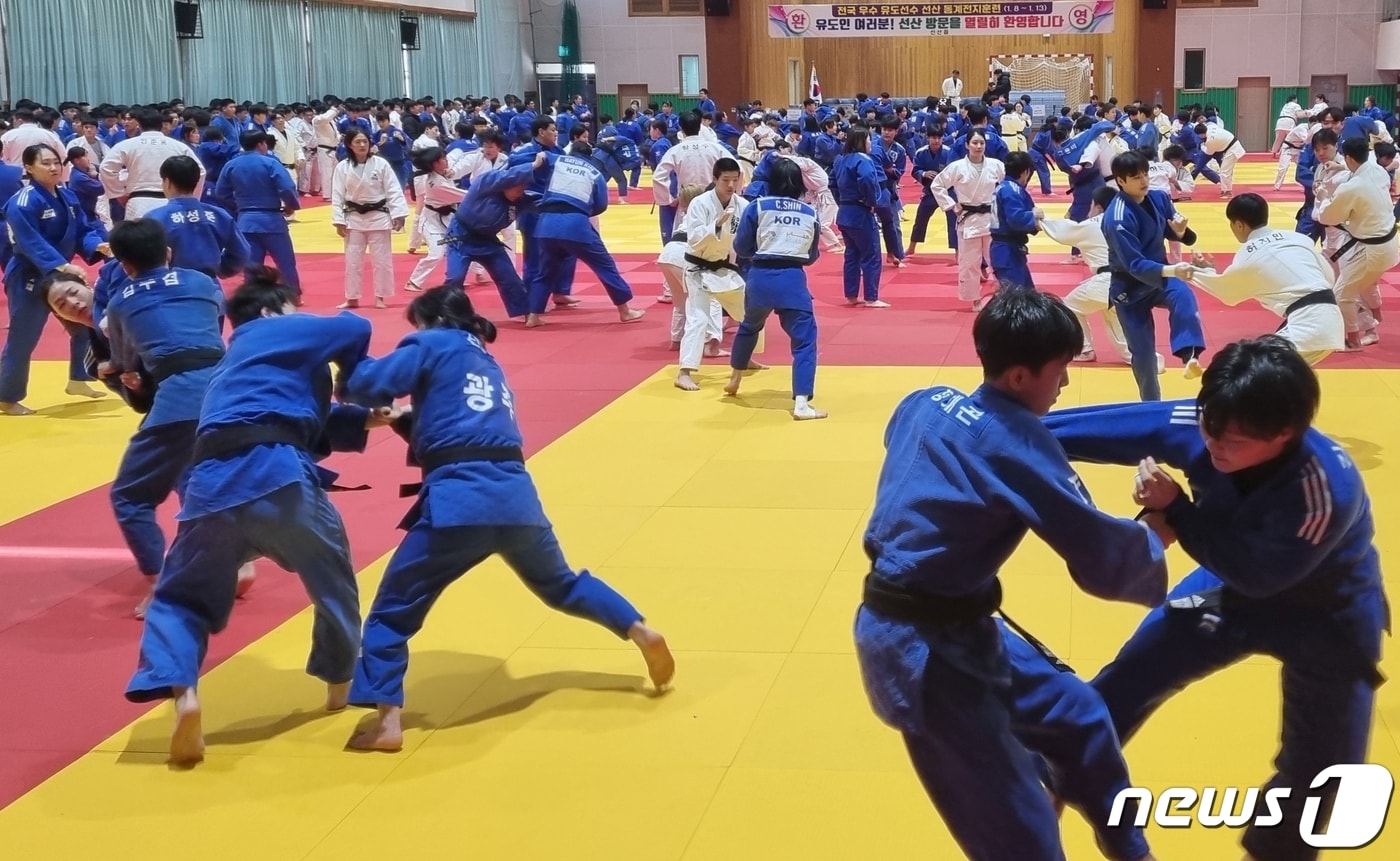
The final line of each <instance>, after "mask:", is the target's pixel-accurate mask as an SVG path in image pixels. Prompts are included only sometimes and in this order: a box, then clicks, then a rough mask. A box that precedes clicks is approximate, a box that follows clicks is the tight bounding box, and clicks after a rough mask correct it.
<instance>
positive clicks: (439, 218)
mask: <svg viewBox="0 0 1400 861" xmlns="http://www.w3.org/2000/svg"><path fill="white" fill-rule="evenodd" d="M413 194H414V197H415V198H417V200H418V208H417V214H416V215H415V217H414V219H413V239H410V240H409V244H410V245H414V244H415V240H417V241H418V242H421V243H422V244H424V245H426V246H427V249H428V252H427V254H425V255H424V256H423V257H422V258H421V259H420V260H419V261H418V263H417V264H416V265H414V267H413V274H412V275H409V276H408V288H407V289H409V290H421V289H423V287H424V285H425V283H426V281H427V280H428V276H430V275H432V274H433V270H434V269H436V268H437V265H438V261H440V260H442V258H443V256H444V255H446V254H447V246H445V245H443V244H442V241H443V239H444V238H445V237H446V236H447V228H448V227H449V226H450V225H451V223H452V219H453V217H454V216H455V214H456V209H457V204H459V203H461V202H462V198H464V197H466V196H467V193H466V192H465V191H463V190H462V189H460V188H458V187H457V185H456V183H454V182H453V181H452V179H451V177H447V176H443V175H442V174H440V173H426V174H423V175H422V176H416V177H414V178H413Z"/></svg>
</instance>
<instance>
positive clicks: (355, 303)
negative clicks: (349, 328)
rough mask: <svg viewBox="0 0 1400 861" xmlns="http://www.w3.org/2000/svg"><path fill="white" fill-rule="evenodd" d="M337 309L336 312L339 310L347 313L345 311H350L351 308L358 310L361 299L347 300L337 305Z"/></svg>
mask: <svg viewBox="0 0 1400 861" xmlns="http://www.w3.org/2000/svg"><path fill="white" fill-rule="evenodd" d="M335 307H336V310H338V311H345V310H348V309H350V308H358V307H360V300H359V299H346V300H345V301H344V302H341V303H340V304H339V305H337V306H335Z"/></svg>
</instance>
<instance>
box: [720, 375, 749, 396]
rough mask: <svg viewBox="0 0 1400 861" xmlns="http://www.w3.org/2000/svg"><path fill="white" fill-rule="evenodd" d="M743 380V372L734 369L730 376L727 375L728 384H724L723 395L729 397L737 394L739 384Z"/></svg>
mask: <svg viewBox="0 0 1400 861" xmlns="http://www.w3.org/2000/svg"><path fill="white" fill-rule="evenodd" d="M743 379H744V372H743V371H740V370H738V369H735V370H734V371H732V372H730V374H729V382H728V383H725V386H724V393H725V394H726V395H731V396H733V395H737V394H739V383H740V382H741V381H742V380H743Z"/></svg>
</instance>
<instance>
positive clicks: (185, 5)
mask: <svg viewBox="0 0 1400 861" xmlns="http://www.w3.org/2000/svg"><path fill="white" fill-rule="evenodd" d="M175 38H177V39H203V38H204V26H203V22H202V21H201V20H200V17H199V2H198V0H175Z"/></svg>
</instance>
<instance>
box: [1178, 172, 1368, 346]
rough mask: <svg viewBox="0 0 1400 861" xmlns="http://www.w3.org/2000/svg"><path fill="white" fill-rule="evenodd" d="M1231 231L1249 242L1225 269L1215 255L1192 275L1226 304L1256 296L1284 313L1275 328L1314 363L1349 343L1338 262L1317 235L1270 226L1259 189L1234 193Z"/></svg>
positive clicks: (1205, 258)
mask: <svg viewBox="0 0 1400 861" xmlns="http://www.w3.org/2000/svg"><path fill="white" fill-rule="evenodd" d="M1225 217H1226V218H1227V219H1229V221H1230V232H1232V233H1234V234H1235V239H1236V240H1238V241H1239V242H1241V243H1243V244H1242V245H1241V246H1240V250H1239V251H1236V252H1235V257H1234V260H1232V261H1231V262H1230V265H1229V266H1228V267H1227V268H1226V269H1225V271H1224V272H1216V271H1215V260H1214V259H1213V258H1212V257H1210V256H1198V257H1197V258H1196V259H1195V260H1193V261H1192V263H1193V266H1194V267H1195V268H1193V269H1192V270H1191V277H1190V281H1191V283H1192V284H1194V285H1195V286H1197V287H1199V288H1201V289H1202V290H1205V291H1206V292H1207V293H1209V294H1211V295H1212V296H1214V297H1215V298H1217V299H1219V300H1220V301H1222V302H1224V303H1225V304H1226V305H1239V304H1240V303H1242V302H1244V301H1246V300H1248V299H1253V300H1255V301H1257V302H1258V303H1259V304H1260V305H1263V306H1264V307H1265V308H1267V309H1269V310H1270V311H1272V312H1273V313H1275V314H1277V315H1278V316H1280V317H1282V318H1283V325H1282V326H1280V327H1279V329H1278V331H1277V332H1276V333H1275V334H1277V335H1278V336H1279V337H1281V338H1283V339H1285V340H1287V341H1288V342H1289V343H1291V344H1292V345H1293V347H1294V348H1295V349H1296V350H1297V351H1298V352H1299V353H1300V354H1302V356H1303V359H1304V360H1305V361H1306V362H1307V363H1308V364H1309V365H1316V364H1317V363H1318V362H1320V361H1322V360H1323V359H1325V358H1327V356H1328V355H1329V354H1331V353H1332V352H1334V351H1336V350H1341V349H1344V348H1345V346H1346V324H1345V323H1344V322H1343V321H1342V312H1341V309H1340V308H1339V307H1338V306H1337V296H1336V294H1335V293H1334V292H1333V289H1332V287H1333V280H1334V279H1333V276H1332V267H1331V265H1330V264H1329V263H1328V262H1327V258H1326V257H1323V256H1322V254H1320V253H1319V252H1318V250H1317V246H1316V245H1315V244H1313V241H1312V240H1311V239H1309V238H1308V237H1306V236H1303V235H1302V234H1301V233H1297V232H1295V231H1291V230H1290V231H1282V230H1274V229H1273V228H1271V227H1269V204H1268V202H1267V201H1265V200H1264V198H1262V197H1260V196H1259V195H1257V194H1242V195H1240V196H1239V197H1236V198H1232V199H1231V200H1230V203H1229V204H1228V205H1227V206H1226V207H1225Z"/></svg>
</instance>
